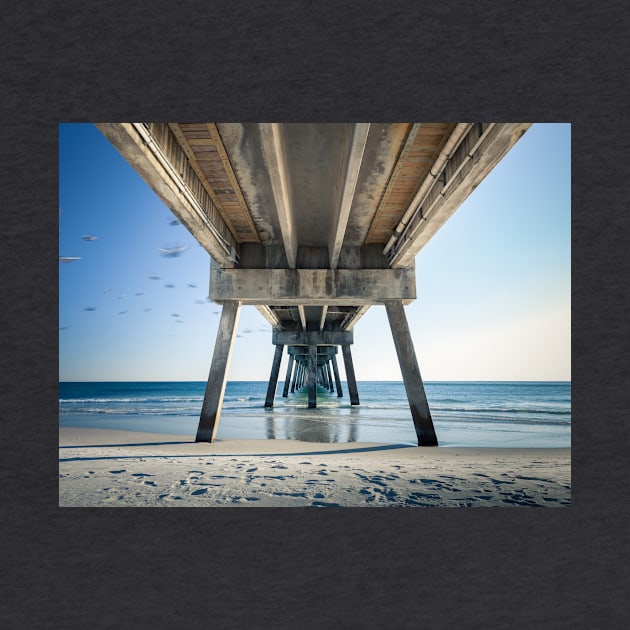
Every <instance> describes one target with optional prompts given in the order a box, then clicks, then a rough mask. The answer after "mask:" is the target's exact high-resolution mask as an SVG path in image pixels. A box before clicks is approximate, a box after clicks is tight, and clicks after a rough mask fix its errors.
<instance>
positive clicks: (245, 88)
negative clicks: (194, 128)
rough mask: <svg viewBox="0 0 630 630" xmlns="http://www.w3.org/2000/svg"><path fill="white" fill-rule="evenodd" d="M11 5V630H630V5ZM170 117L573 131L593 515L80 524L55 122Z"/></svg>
mask: <svg viewBox="0 0 630 630" xmlns="http://www.w3.org/2000/svg"><path fill="white" fill-rule="evenodd" d="M13 4H14V7H13V8H12V9H9V10H8V11H7V10H6V9H5V13H4V15H3V18H2V24H3V37H2V43H1V44H0V45H1V47H2V63H1V64H0V73H1V76H2V82H1V84H0V85H2V110H3V116H2V143H1V144H0V154H1V158H0V159H1V162H0V173H1V174H2V192H3V199H2V206H3V208H2V213H1V214H0V216H1V219H2V229H1V230H0V238H1V239H2V240H1V243H2V258H3V273H2V276H1V283H2V284H1V285H0V291H1V293H0V295H1V296H2V308H1V309H0V312H1V317H2V325H1V328H2V331H3V336H2V347H1V350H2V353H1V356H2V359H1V361H0V372H1V374H2V392H3V395H2V407H1V409H2V413H1V415H0V418H1V420H2V423H1V426H2V431H3V436H2V445H3V447H2V448H3V453H2V460H1V463H0V474H1V480H0V488H1V489H2V492H3V495H4V496H3V497H2V503H1V505H2V537H1V541H2V554H3V558H2V565H1V566H2V570H1V571H0V587H1V593H0V602H1V603H0V624H1V625H2V627H5V628H29V629H30V630H36V629H39V628H52V627H54V628H59V629H65V628H81V629H84V628H92V629H101V628H153V629H157V628H186V629H195V628H209V627H210V628H214V627H217V628H224V629H227V628H239V629H240V628H250V627H251V628H261V627H263V628H274V629H275V628H447V627H448V628H451V627H452V628H484V629H486V628H508V627H509V628H572V629H574V628H582V627H584V628H591V627H599V628H620V627H624V626H625V622H626V618H627V616H628V613H629V612H630V610H629V606H628V599H629V598H628V596H627V592H628V582H629V580H628V568H627V566H628V560H629V557H628V556H629V554H628V533H627V531H628V530H627V528H626V524H627V503H628V494H629V493H628V487H627V484H626V483H625V474H626V463H627V456H626V453H625V447H626V446H627V445H628V418H627V408H626V407H627V405H626V401H627V398H628V396H627V390H628V362H627V351H628V341H627V338H628V334H627V326H626V317H625V311H626V307H627V295H628V288H627V287H628V280H627V278H628V275H629V274H628V246H627V243H628V234H627V222H626V214H627V206H628V203H627V194H628V186H627V174H628V168H627V162H626V160H627V153H628V152H627V149H628V130H627V113H628V94H627V84H628V79H627V77H628V62H627V58H626V54H625V53H626V50H625V40H626V33H627V32H628V31H629V28H628V27H629V26H630V24H629V22H630V20H629V16H628V9H626V8H625V6H626V5H625V4H624V3H622V2H618V1H617V2H615V1H613V2H608V3H605V4H597V3H585V2H572V3H568V2H555V3H551V2H548V1H547V0H545V1H544V2H542V1H533V2H529V3H515V2H514V3H513V2H501V3H497V2H475V3H444V2H440V3H424V2H395V1H394V2H390V3H385V2H383V3H377V2H362V1H355V2H339V3H322V2H320V3H309V2H303V1H293V2H279V1H270V2H265V3H253V2H243V1H230V2H214V1H213V2H188V3H185V4H183V3H169V4H164V5H163V6H160V4H158V3H145V6H142V7H141V6H138V5H137V4H136V3H110V4H108V5H105V4H102V3H99V4H97V3H92V4H88V3H83V2H81V3H80V2H77V1H76V0H67V1H65V2H43V3H38V4H36V5H33V4H21V5H18V4H17V3H13ZM130 5H132V6H130ZM164 119H168V120H173V119H176V120H183V121H194V120H198V119H204V120H207V119H210V120H219V121H330V122H339V121H344V122H345V121H399V120H405V121H406V120H412V121H417V120H425V121H426V120H428V121H437V120H453V121H454V120H471V121H516V120H525V121H533V122H556V121H558V122H571V123H572V124H573V128H572V129H573V166H572V168H573V261H572V264H573V331H572V332H573V450H572V460H573V493H572V496H573V505H572V506H571V507H570V508H566V509H551V508H547V509H535V508H525V509H518V508H505V509H497V510H492V509H474V510H467V509H437V510H425V509H409V510H395V509H339V510H336V509H330V510H316V509H308V508H305V509H260V508H256V509H254V508H252V509H242V510H236V509H220V508H214V509H208V510H203V509H194V508H184V509H177V510H167V509H138V508H136V509H133V508H120V509H59V508H58V507H57V505H58V494H57V490H58V487H57V478H58V468H57V466H58V463H57V423H56V417H57V408H58V405H57V351H58V345H57V343H58V314H57V286H58V276H57V262H56V255H57V254H56V250H57V243H58V241H57V232H58V196H57V124H58V123H59V122H60V121H64V122H67V121H77V122H78V121H88V122H95V121H104V120H107V121H120V120H132V121H138V120H145V121H151V120H164ZM532 185H536V182H532ZM208 360H209V361H210V357H208Z"/></svg>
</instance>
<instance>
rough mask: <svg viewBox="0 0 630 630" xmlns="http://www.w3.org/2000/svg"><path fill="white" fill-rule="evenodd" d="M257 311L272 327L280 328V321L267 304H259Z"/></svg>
mask: <svg viewBox="0 0 630 630" xmlns="http://www.w3.org/2000/svg"><path fill="white" fill-rule="evenodd" d="M256 310H257V311H258V312H259V313H260V314H261V315H262V316H263V317H264V318H265V319H266V320H267V321H268V322H269V323H270V324H271V325H272V326H280V319H279V318H278V316H277V315H276V314H275V313H274V312H273V311H272V310H271V309H270V308H269V306H267V305H266V304H258V305H257V306H256Z"/></svg>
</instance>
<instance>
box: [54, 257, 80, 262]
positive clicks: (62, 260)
mask: <svg viewBox="0 0 630 630" xmlns="http://www.w3.org/2000/svg"><path fill="white" fill-rule="evenodd" d="M75 260H81V256H59V262H63V263H68V262H74V261H75Z"/></svg>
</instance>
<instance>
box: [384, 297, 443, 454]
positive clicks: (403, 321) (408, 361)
mask: <svg viewBox="0 0 630 630" xmlns="http://www.w3.org/2000/svg"><path fill="white" fill-rule="evenodd" d="M385 309H386V310H387V317H388V319H389V325H390V328H391V329H392V336H393V338H394V346H395V347H396V354H398V362H399V363H400V371H401V372H402V377H403V381H404V383H405V390H406V392H407V399H408V400H409V407H410V409H411V417H412V418H413V424H414V426H415V428H416V435H417V436H418V446H437V443H438V441H437V436H436V435H435V429H434V428H433V420H432V419H431V412H430V411H429V403H428V402H427V396H426V394H425V392H424V385H423V384H422V377H421V376H420V368H419V367H418V361H417V359H416V353H415V351H414V349H413V341H412V339H411V333H410V332H409V324H408V323H407V317H406V315H405V309H404V306H403V305H402V302H400V301H398V300H388V301H386V302H385Z"/></svg>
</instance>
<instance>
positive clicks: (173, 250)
mask: <svg viewBox="0 0 630 630" xmlns="http://www.w3.org/2000/svg"><path fill="white" fill-rule="evenodd" d="M158 249H159V250H160V254H161V255H162V256H164V258H177V257H178V256H181V255H182V254H183V253H184V252H185V251H186V250H187V249H188V245H176V246H175V247H159V248H158Z"/></svg>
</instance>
